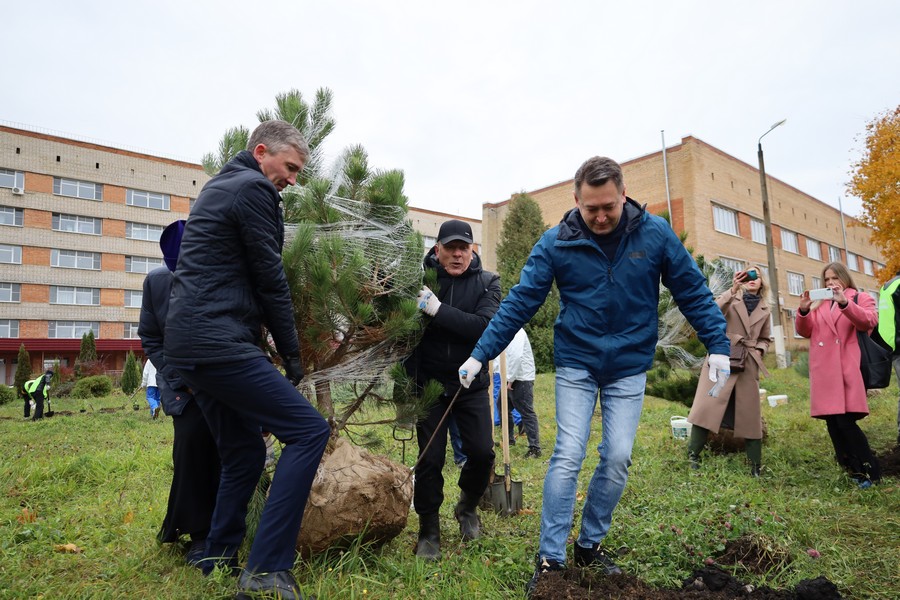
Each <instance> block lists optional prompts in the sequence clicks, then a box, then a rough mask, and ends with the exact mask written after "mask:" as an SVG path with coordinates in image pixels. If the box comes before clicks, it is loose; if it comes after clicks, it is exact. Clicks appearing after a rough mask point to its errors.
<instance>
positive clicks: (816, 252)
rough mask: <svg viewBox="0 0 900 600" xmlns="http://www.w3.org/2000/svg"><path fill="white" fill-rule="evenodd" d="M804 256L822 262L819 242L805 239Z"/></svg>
mask: <svg viewBox="0 0 900 600" xmlns="http://www.w3.org/2000/svg"><path fill="white" fill-rule="evenodd" d="M806 256H807V257H808V258H812V259H814V260H822V244H820V243H819V240H814V239H812V238H806Z"/></svg>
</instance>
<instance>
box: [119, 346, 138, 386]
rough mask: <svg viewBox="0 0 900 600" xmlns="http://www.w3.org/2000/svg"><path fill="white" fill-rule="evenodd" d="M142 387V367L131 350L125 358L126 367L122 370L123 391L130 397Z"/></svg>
mask: <svg viewBox="0 0 900 600" xmlns="http://www.w3.org/2000/svg"><path fill="white" fill-rule="evenodd" d="M140 385H141V367H140V366H139V364H138V361H137V358H135V356H134V352H132V351H131V350H129V351H128V354H127V355H126V356H125V366H124V367H123V368H122V391H123V392H124V393H126V394H128V395H129V396H130V395H131V393H132V392H134V390H136V389H137V388H138V387H139V386H140Z"/></svg>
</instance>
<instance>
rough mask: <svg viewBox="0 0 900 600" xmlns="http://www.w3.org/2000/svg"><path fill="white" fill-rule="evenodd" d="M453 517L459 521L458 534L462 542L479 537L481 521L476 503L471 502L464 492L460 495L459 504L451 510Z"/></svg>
mask: <svg viewBox="0 0 900 600" xmlns="http://www.w3.org/2000/svg"><path fill="white" fill-rule="evenodd" d="M453 516H454V517H456V520H457V521H459V534H460V535H461V536H462V539H463V541H464V542H469V541H472V540H477V539H478V538H480V537H481V519H480V518H479V517H478V501H477V500H476V501H475V502H471V501H470V499H469V497H468V496H467V495H466V493H465V492H462V493H460V495H459V502H457V503H456V508H454V509H453Z"/></svg>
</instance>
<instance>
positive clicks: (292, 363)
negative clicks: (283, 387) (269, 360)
mask: <svg viewBox="0 0 900 600" xmlns="http://www.w3.org/2000/svg"><path fill="white" fill-rule="evenodd" d="M281 362H282V363H283V365H284V376H285V377H287V378H288V381H290V382H291V385H297V384H298V383H300V381H302V380H303V365H301V364H300V356H299V355H297V354H293V355H291V356H282V357H281Z"/></svg>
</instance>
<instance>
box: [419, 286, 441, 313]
mask: <svg viewBox="0 0 900 600" xmlns="http://www.w3.org/2000/svg"><path fill="white" fill-rule="evenodd" d="M416 304H418V306H419V310H421V311H422V312H423V313H425V314H426V315H428V316H429V317H433V316H434V315H436V314H437V311H438V309H439V308H440V307H441V301H440V300H438V297H437V296H436V295H435V293H434V292H432V291H431V290H430V289H428V286H427V285H425V286H422V289H421V290H420V291H419V294H418V295H417V296H416Z"/></svg>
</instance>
